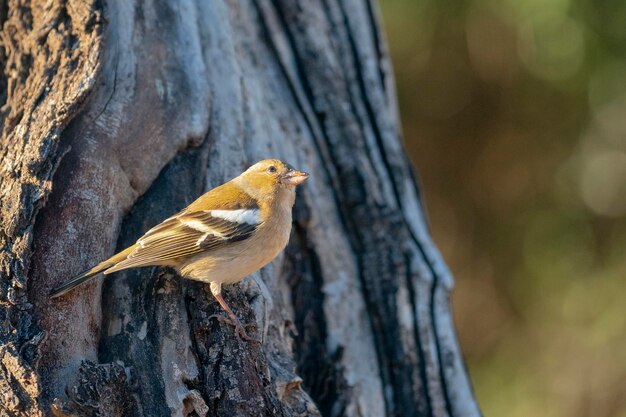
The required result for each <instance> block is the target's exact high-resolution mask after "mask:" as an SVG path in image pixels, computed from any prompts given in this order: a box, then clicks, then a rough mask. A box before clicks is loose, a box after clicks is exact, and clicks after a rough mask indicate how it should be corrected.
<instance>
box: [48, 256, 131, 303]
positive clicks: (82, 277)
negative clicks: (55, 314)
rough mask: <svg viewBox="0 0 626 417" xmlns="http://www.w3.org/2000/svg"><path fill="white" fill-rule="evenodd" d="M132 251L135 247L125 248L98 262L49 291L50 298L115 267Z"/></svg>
mask: <svg viewBox="0 0 626 417" xmlns="http://www.w3.org/2000/svg"><path fill="white" fill-rule="evenodd" d="M134 249H135V245H133V246H131V247H129V248H127V249H126V250H123V251H122V252H120V253H118V254H116V255H113V256H111V257H110V258H109V259H107V260H106V261H104V262H100V263H99V264H98V265H96V266H94V267H93V268H91V269H88V270H86V271H85V272H83V273H81V274H79V275H77V276H75V277H74V278H72V279H70V280H69V281H67V282H65V283H63V284H61V285H59V286H58V287H56V288H54V289H53V290H52V291H50V298H57V297H60V296H62V295H63V294H65V293H67V292H68V291H70V290H72V289H73V288H75V287H77V286H79V285H80V284H82V283H83V282H85V281H88V280H89V279H91V278H93V277H94V276H96V275H98V274H99V273H100V272H105V271H106V270H107V269H109V268H111V267H113V266H115V264H117V263H118V262H120V261H122V260H124V259H126V257H127V256H128V254H129V253H131V252H132V251H133V250H134Z"/></svg>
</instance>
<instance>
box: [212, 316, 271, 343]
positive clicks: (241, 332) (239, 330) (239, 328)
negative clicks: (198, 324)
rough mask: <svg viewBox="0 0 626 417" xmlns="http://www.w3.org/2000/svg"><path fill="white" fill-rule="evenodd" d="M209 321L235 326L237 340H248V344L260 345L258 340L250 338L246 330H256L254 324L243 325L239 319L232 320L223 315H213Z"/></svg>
mask: <svg viewBox="0 0 626 417" xmlns="http://www.w3.org/2000/svg"><path fill="white" fill-rule="evenodd" d="M209 319H216V320H217V321H219V322H220V323H225V324H230V325H231V326H233V327H234V328H235V335H236V336H237V338H241V339H244V340H247V341H248V342H255V343H259V342H258V340H256V339H255V338H254V337H252V336H249V335H248V333H246V328H248V327H252V328H256V325H255V324H254V323H246V324H241V322H240V321H239V320H238V319H237V318H235V319H234V320H233V319H232V318H230V317H224V316H222V315H221V314H213V315H211V316H209Z"/></svg>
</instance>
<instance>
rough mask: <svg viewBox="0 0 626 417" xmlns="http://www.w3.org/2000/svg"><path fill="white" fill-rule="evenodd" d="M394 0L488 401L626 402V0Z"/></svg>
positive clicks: (415, 117)
mask: <svg viewBox="0 0 626 417" xmlns="http://www.w3.org/2000/svg"><path fill="white" fill-rule="evenodd" d="M380 3H381V9H382V13H383V19H384V26H385V30H386V32H387V38H388V42H389V45H390V50H391V55H392V59H393V64H394V70H395V73H396V81H397V86H398V97H399V103H400V110H401V113H402V122H403V129H404V136H405V141H406V146H407V148H408V151H409V153H410V156H411V158H412V159H413V161H414V162H415V164H416V166H417V167H418V172H419V175H420V178H421V182H422V188H423V190H424V194H425V199H426V206H427V210H428V213H429V218H430V222H431V227H432V231H433V234H434V237H435V240H436V241H437V244H438V245H439V247H440V249H441V251H442V253H443V255H444V257H445V259H446V260H447V262H448V264H449V265H450V267H451V269H452V271H453V272H454V275H455V277H456V288H455V291H454V294H453V308H454V312H455V319H456V325H457V329H458V333H459V338H460V342H461V347H462V349H463V352H464V355H465V358H466V360H467V364H468V367H469V371H470V374H471V378H472V381H473V384H474V388H475V391H476V395H477V397H478V400H479V402H480V405H481V408H482V410H483V412H484V415H485V416H486V417H500V416H508V417H529V416H542V417H552V416H554V417H584V416H589V417H620V416H626V256H625V255H626V250H625V249H626V1H624V0H603V1H592V0H526V1H518V0H464V1H462V0H456V1H453V0H381V1H380Z"/></svg>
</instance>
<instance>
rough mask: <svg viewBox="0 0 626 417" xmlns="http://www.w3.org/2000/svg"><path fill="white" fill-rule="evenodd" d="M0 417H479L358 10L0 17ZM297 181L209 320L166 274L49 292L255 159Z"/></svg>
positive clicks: (28, 6)
mask: <svg viewBox="0 0 626 417" xmlns="http://www.w3.org/2000/svg"><path fill="white" fill-rule="evenodd" d="M0 22H1V23H2V35H1V38H0V39H1V42H2V43H1V46H2V50H1V53H0V59H1V63H2V67H3V73H2V76H1V77H0V89H1V90H0V91H1V94H0V100H2V103H1V104H2V108H1V110H0V118H1V119H0V120H1V123H2V129H1V131H2V138H1V143H0V144H1V145H0V146H1V148H0V152H1V155H2V165H1V170H2V171H1V172H2V174H1V176H0V199H1V200H0V202H1V207H0V221H1V225H2V227H1V230H0V247H1V248H2V252H1V253H0V321H1V322H0V415H2V416H38V415H57V416H94V415H97V416H111V417H113V416H167V415H173V416H205V415H210V416H239V415H242V416H305V415H306V416H319V415H322V416H325V417H329V416H372V417H378V416H384V415H386V416H451V417H452V416H477V415H479V411H478V408H477V405H476V403H475V401H474V399H473V396H472V392H471V388H470V384H469V382H468V379H467V375H466V372H465V370H464V367H463V362H462V358H461V354H460V351H459V348H458V345H457V342H456V339H455V335H454V329H453V325H452V321H451V316H450V310H449V300H448V295H449V291H450V289H451V286H452V278H451V277H450V274H449V272H448V270H447V269H446V267H445V265H444V263H443V262H442V260H441V258H440V256H439V253H438V252H437V250H436V248H435V247H434V246H433V244H432V241H431V240H430V237H429V235H428V231H427V229H426V225H425V218H424V216H423V213H422V209H421V206H420V201H419V199H420V196H419V193H418V190H417V188H416V183H415V179H414V178H413V175H412V172H411V168H410V165H409V163H408V161H407V159H406V156H405V154H404V152H403V149H402V145H401V139H400V130H399V122H398V116H397V110H396V107H395V92H394V85H393V79H392V75H391V71H390V63H389V60H388V56H387V52H386V47H385V44H384V40H383V39H382V36H381V31H380V27H379V22H378V11H377V9H376V5H375V4H372V3H371V2H369V1H367V0H319V1H318V0H298V1H293V0H248V1H246V0H240V1H236V0H232V1H221V0H216V1H204V0H196V1H193V0H179V1H173V0H159V1H156V0H153V1H131V0H110V1H106V2H104V3H103V2H101V1H97V0H89V1H84V0H83V1H71V0H67V1H65V0H50V1H47V2H34V1H33V2H29V1H27V0H9V1H0ZM270 156H272V157H279V158H282V159H285V160H287V161H289V162H290V163H291V164H293V165H295V166H296V167H298V168H300V169H303V170H307V171H309V172H311V173H312V174H313V175H312V177H311V179H310V180H309V181H308V182H307V184H306V185H305V186H304V187H303V188H302V190H301V192H300V193H299V195H298V199H297V203H296V207H295V208H294V227H293V232H292V237H291V242H290V245H289V247H288V248H287V250H286V251H285V254H283V255H282V256H281V257H280V258H279V259H277V260H276V261H275V262H273V263H272V264H271V265H270V266H268V267H266V268H264V269H263V270H262V271H260V272H258V273H256V274H254V275H253V276H252V277H250V278H247V279H246V280H244V281H243V282H242V283H241V284H238V285H235V286H232V287H230V288H227V289H226V291H225V297H226V298H227V299H228V300H229V302H230V303H231V306H233V308H234V310H235V311H236V313H237V314H238V315H239V317H240V318H241V319H243V320H244V321H247V322H253V323H255V324H256V330H255V331H253V334H254V337H255V338H257V339H258V340H259V341H261V343H260V344H255V343H249V342H246V341H241V340H239V339H238V338H236V337H235V336H234V333H233V331H232V329H231V328H230V327H228V326H224V325H222V324H220V323H219V322H217V321H216V320H213V319H209V316H211V315H212V314H214V313H217V312H219V305H218V304H217V303H216V302H214V301H213V300H212V299H211V297H210V292H209V290H208V288H207V286H205V285H202V284H200V283H194V282H188V281H185V282H183V281H182V280H181V279H180V278H179V277H177V276H176V275H175V274H174V273H173V271H171V270H168V269H162V268H161V269H158V268H144V269H139V270H131V271H126V272H121V273H117V274H115V275H113V276H111V277H109V278H108V279H107V280H106V281H104V282H103V280H102V279H99V280H97V281H96V283H92V284H89V285H86V286H83V287H81V288H80V289H78V290H76V291H74V292H73V293H71V295H69V296H67V297H64V298H62V299H59V300H53V301H51V300H48V298H47V294H48V291H49V289H50V288H52V287H53V286H55V285H56V284H59V283H60V282H62V281H64V280H66V279H67V278H68V277H70V276H72V275H74V274H76V273H78V272H80V271H81V270H83V269H85V268H87V267H89V266H91V265H92V264H94V263H96V262H97V261H99V260H102V259H104V258H106V257H107V256H110V255H111V254H112V253H113V252H114V251H115V250H116V249H121V248H123V247H125V246H127V245H128V244H130V243H132V242H134V240H135V239H136V238H137V237H139V236H140V235H141V234H142V233H143V232H145V231H146V230H147V229H148V228H149V227H151V226H152V225H154V224H156V223H157V222H159V221H161V220H162V219H164V218H165V217H167V216H169V215H171V214H173V213H174V212H176V211H178V210H180V209H181V208H183V207H184V206H185V205H187V204H188V203H190V202H191V201H192V200H193V199H194V198H195V197H197V196H198V195H199V194H200V193H202V192H203V191H204V190H206V189H209V188H211V187H214V186H215V185H218V184H219V183H221V182H223V181H225V180H227V179H229V178H231V177H233V176H235V175H237V174H238V173H239V172H240V171H241V170H242V169H244V168H245V167H246V166H248V165H249V164H251V163H253V162H255V161H256V160H258V159H262V158H265V157H270Z"/></svg>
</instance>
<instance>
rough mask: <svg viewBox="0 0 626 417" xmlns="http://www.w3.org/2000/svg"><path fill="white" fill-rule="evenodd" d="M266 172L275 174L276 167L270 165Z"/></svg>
mask: <svg viewBox="0 0 626 417" xmlns="http://www.w3.org/2000/svg"><path fill="white" fill-rule="evenodd" d="M267 172H271V173H274V172H276V167H275V166H274V165H270V166H268V167H267Z"/></svg>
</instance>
